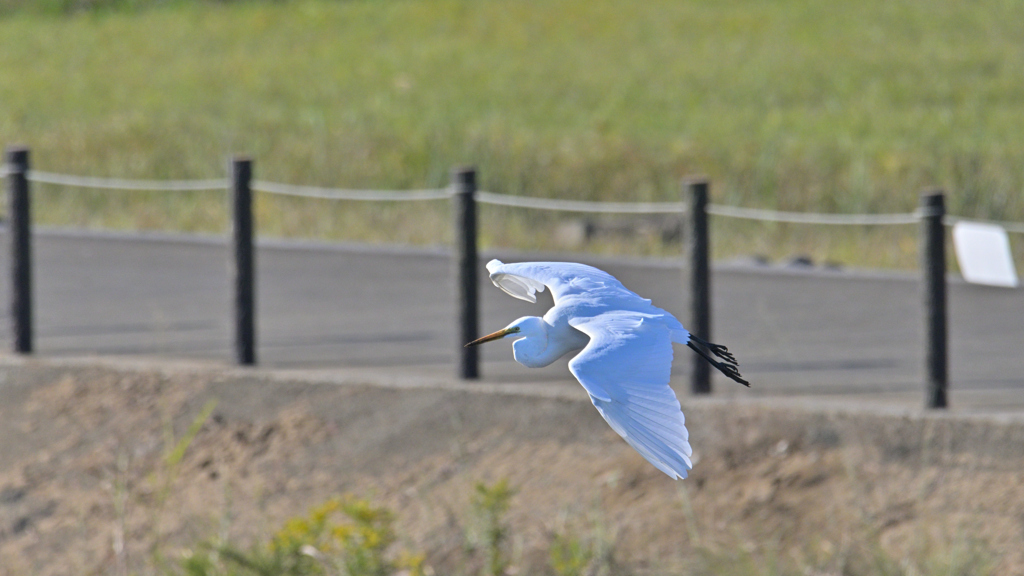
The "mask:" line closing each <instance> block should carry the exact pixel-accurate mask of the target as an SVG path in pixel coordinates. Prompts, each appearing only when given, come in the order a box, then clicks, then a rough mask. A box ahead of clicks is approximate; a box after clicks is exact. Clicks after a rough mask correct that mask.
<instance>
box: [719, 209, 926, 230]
mask: <svg viewBox="0 0 1024 576" xmlns="http://www.w3.org/2000/svg"><path fill="white" fill-rule="evenodd" d="M707 210H708V214H714V215H715V216H726V217H728V218H743V219H746V220H761V221H764V222H788V223H792V224H832V225H847V226H865V225H878V224H914V223H917V222H920V220H921V219H920V217H919V216H918V214H917V213H914V212H911V213H910V214H815V213H813V212H779V211H777V210H762V209H760V208H741V207H739V206H723V205H721V204H709V205H708V208H707Z"/></svg>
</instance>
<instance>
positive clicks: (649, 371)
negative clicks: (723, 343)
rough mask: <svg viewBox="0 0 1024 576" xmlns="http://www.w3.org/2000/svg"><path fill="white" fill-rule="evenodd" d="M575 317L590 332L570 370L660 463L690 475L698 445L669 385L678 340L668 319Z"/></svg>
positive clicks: (615, 424)
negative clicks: (694, 447)
mask: <svg viewBox="0 0 1024 576" xmlns="http://www.w3.org/2000/svg"><path fill="white" fill-rule="evenodd" d="M569 323H570V325H572V326H573V327H574V328H576V329H577V330H579V331H581V332H583V333H584V334H586V335H587V336H590V343H589V344H587V346H586V347H585V348H584V349H583V351H582V352H580V353H579V354H577V355H576V357H575V358H573V359H572V360H571V361H570V362H569V370H571V371H572V374H573V376H575V377H576V379H577V380H579V381H580V384H582V385H583V387H584V388H586V389H587V392H589V393H590V399H591V401H592V402H593V403H594V406H595V407H596V408H597V411H598V412H600V413H601V416H603V417H604V419H605V420H606V421H607V422H608V424H609V425H611V427H612V429H613V430H615V431H616V432H618V434H619V436H622V438H623V439H625V440H626V442H628V443H629V445H630V446H632V447H633V448H635V449H636V451H637V452H639V453H640V454H641V455H642V456H643V457H644V458H646V459H647V460H648V461H649V462H650V463H651V464H654V466H655V467H656V468H658V469H659V470H661V471H662V472H664V473H666V474H668V475H669V476H671V477H673V478H686V472H687V470H689V469H690V468H692V467H693V465H692V463H691V462H690V456H691V454H692V453H693V451H692V449H691V448H690V443H689V441H688V439H689V433H688V432H687V431H686V426H685V418H684V417H683V413H682V411H681V410H680V407H679V400H678V399H676V395H675V393H674V392H673V391H672V388H670V387H669V385H668V381H669V376H670V375H671V371H672V340H671V335H670V330H669V328H668V327H666V326H665V325H664V324H663V320H662V319H661V318H660V317H657V316H652V315H647V314H641V313H637V312H622V311H616V312H606V313H604V314H600V315H598V316H594V317H592V318H577V319H573V320H570V321H569Z"/></svg>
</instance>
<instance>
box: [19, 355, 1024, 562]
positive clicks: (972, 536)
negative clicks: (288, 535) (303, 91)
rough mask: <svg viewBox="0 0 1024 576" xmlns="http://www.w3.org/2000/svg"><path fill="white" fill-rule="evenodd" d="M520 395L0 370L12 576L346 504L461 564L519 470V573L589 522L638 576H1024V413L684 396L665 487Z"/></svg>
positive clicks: (176, 548) (103, 369)
mask: <svg viewBox="0 0 1024 576" xmlns="http://www.w3.org/2000/svg"><path fill="white" fill-rule="evenodd" d="M293 376H294V375H293ZM510 390H512V391H514V388H512V387H509V386H505V387H499V388H495V387H488V386H486V385H480V386H479V387H476V388H474V387H472V386H457V385H453V386H449V387H430V386H424V387H412V388H401V387H395V386H391V387H382V386H375V385H370V384H366V385H337V384H327V383H322V382H321V383H317V382H312V381H301V380H299V379H282V378H281V377H273V376H272V375H269V374H268V373H266V372H261V371H249V372H247V371H239V370H234V371H231V370H223V369H217V368H206V367H201V366H185V367H182V366H178V367H175V368H173V369H170V368H167V367H159V366H144V367H137V366H136V367H124V366H121V367H111V366H109V365H108V366H101V365H99V364H96V363H92V364H90V363H87V362H86V363H81V364H80V365H72V364H68V363H63V364H61V363H56V362H46V361H30V362H22V361H9V360H8V361H5V362H4V363H0V566H3V567H4V570H3V573H4V574H12V575H16V574H33V575H36V574H37V575H41V576H46V575H58V574H69V575H70V574H76V575H77V574H122V573H124V574H127V573H135V574H148V573H152V572H154V571H155V568H154V566H155V565H156V561H155V560H154V558H156V557H164V558H168V559H170V560H171V561H173V560H174V559H175V558H178V557H180V555H181V554H183V553H184V552H185V551H186V550H187V549H189V548H190V547H194V546H195V544H196V543H197V542H199V541H201V540H202V539H205V538H212V537H215V536H218V535H220V536H222V537H228V538H230V540H231V541H233V542H237V543H239V544H245V543H248V542H252V541H255V540H256V539H263V538H266V536H267V535H268V534H270V533H271V532H273V531H274V530H275V529H276V528H277V527H278V526H280V525H281V523H282V522H283V521H284V520H285V519H287V518H289V517H293V516H297V515H302V514H305V512H306V511H307V510H308V509H309V508H310V507H311V506H313V505H316V504H318V503H320V502H322V501H324V500H325V499H326V498H328V497H330V496H332V495H336V494H343V493H354V494H357V495H361V496H365V497H368V498H371V499H372V500H374V501H376V502H378V503H381V504H384V505H387V506H388V507H390V508H391V509H393V510H394V511H395V512H396V513H397V517H398V524H397V526H398V531H399V533H400V535H401V538H402V545H403V546H405V547H407V548H412V549H420V550H423V551H425V552H426V553H427V558H428V562H429V563H430V564H431V565H432V566H433V567H434V569H435V571H436V572H437V573H439V574H441V573H453V572H456V571H457V567H458V566H459V565H460V563H461V562H462V560H461V559H462V556H463V554H464V529H465V522H466V519H467V517H468V516H467V514H468V508H469V504H468V502H469V495H470V492H471V491H472V487H473V485H474V484H475V483H476V482H478V481H485V482H494V481H497V480H499V479H502V478H507V479H508V480H509V481H510V483H511V484H512V485H513V486H515V487H516V488H517V489H518V493H517V495H516V497H515V499H514V500H513V503H512V508H511V510H510V512H509V521H510V523H511V528H512V534H513V539H512V542H513V548H514V558H515V566H514V568H515V569H516V570H517V571H518V572H519V573H538V572H539V571H540V570H541V567H542V566H543V565H544V562H545V558H546V546H547V545H548V542H549V541H550V538H551V535H552V534H553V533H554V532H556V531H561V532H564V531H573V532H575V533H578V534H585V535H588V537H594V538H597V537H598V536H599V537H600V538H601V539H603V540H604V541H606V542H608V543H611V544H613V545H614V547H615V550H616V561H617V562H618V564H619V565H620V566H622V567H624V568H626V569H628V570H629V571H632V572H638V573H665V572H670V573H680V572H685V571H686V569H687V567H688V566H691V562H692V560H693V558H694V557H697V556H700V555H703V556H701V557H707V556H709V555H711V556H715V555H724V554H732V552H730V551H733V550H745V551H746V553H748V554H749V555H750V556H751V557H756V558H761V559H764V558H781V559H785V560H786V561H790V562H794V563H797V564H802V565H805V566H812V565H813V566H818V567H820V568H821V570H823V571H821V572H818V573H819V574H828V573H830V572H829V571H828V570H829V569H830V568H829V567H832V568H833V569H835V567H836V566H838V565H839V564H841V563H842V559H843V558H850V557H853V556H856V554H857V553H858V550H865V549H866V550H869V551H870V550H873V549H874V548H872V546H875V545H876V544H874V543H877V546H878V548H879V549H881V550H884V551H885V552H886V553H887V554H890V555H892V557H894V558H897V559H911V560H913V559H915V558H921V557H924V556H927V557H929V558H938V559H939V560H940V561H942V559H944V558H948V557H950V556H951V555H954V554H958V553H959V552H957V551H958V550H964V549H966V548H972V549H973V550H974V552H971V553H972V554H980V555H981V556H984V557H987V558H989V559H990V560H991V564H992V571H993V573H995V574H1000V575H1004V574H1005V575H1012V574H1024V423H1021V421H1020V420H1016V421H1014V420H1013V419H1008V420H1003V421H997V420H994V419H986V418H982V417H972V418H958V417H955V416H942V415H940V416H933V415H922V414H914V413H909V412H908V413H898V412H889V413H882V412H881V411H871V410H856V409H835V408H821V407H807V406H805V405H802V404H799V403H798V402H797V401H795V400H789V401H788V402H790V403H791V405H790V406H783V405H780V404H779V403H771V402H767V401H751V402H742V401H737V400H701V401H697V400H694V399H689V398H683V404H684V410H685V411H686V413H687V424H688V426H689V428H690V431H691V441H692V443H693V445H694V447H695V450H696V466H695V469H694V470H693V473H692V475H691V477H690V478H689V479H687V480H685V481H681V482H673V481H670V480H669V479H668V478H667V477H666V476H664V475H663V474H661V473H660V472H658V471H657V470H656V469H654V468H653V467H652V466H650V465H649V464H648V463H646V462H645V461H644V460H643V459H642V458H640V457H639V456H638V455H637V454H635V453H634V452H633V451H632V450H631V449H630V448H629V447H628V446H626V444H625V443H624V442H622V441H621V440H620V439H619V438H618V437H617V436H615V434H614V433H613V432H612V431H611V430H610V429H609V428H608V427H607V425H605V424H604V422H603V421H602V420H601V418H600V417H599V415H598V414H597V413H596V411H595V410H594V409H593V407H592V406H590V405H589V403H588V402H587V401H586V400H585V398H584V395H583V393H582V391H579V390H577V389H575V388H571V387H559V386H553V387H551V388H550V389H549V390H548V392H547V393H544V394H534V393H533V392H532V391H531V390H532V389H528V388H527V389H523V390H525V391H522V392H513V393H510ZM211 400H215V401H216V407H215V408H214V409H213V411H212V413H211V414H210V416H209V418H207V419H206V420H205V422H204V423H203V425H202V428H201V429H200V430H199V432H198V434H197V435H196V436H195V438H194V440H193V441H192V442H191V443H190V444H189V446H188V449H187V450H186V451H185V453H184V457H183V458H182V459H181V461H180V463H179V464H178V465H176V466H168V465H167V463H166V462H167V460H166V454H167V453H168V451H169V449H170V448H169V447H170V446H172V445H173V444H174V443H175V440H176V439H179V438H181V437H183V435H184V434H185V431H186V430H187V429H188V427H189V424H190V423H191V422H193V421H194V420H195V419H196V417H197V415H198V414H200V413H201V412H202V410H203V408H204V406H207V405H208V402H210V401H211ZM979 557H980V556H979ZM744 573H749V572H744ZM753 573H759V572H753ZM836 573H837V572H836Z"/></svg>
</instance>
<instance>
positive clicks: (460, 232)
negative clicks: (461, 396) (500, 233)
mask: <svg viewBox="0 0 1024 576" xmlns="http://www.w3.org/2000/svg"><path fill="white" fill-rule="evenodd" d="M452 188H453V192H454V194H452V215H453V217H454V220H455V222H454V223H455V247H454V250H453V251H452V256H453V263H452V266H453V268H454V275H455V295H456V303H455V305H456V308H457V311H458V314H457V316H458V326H457V327H456V334H457V335H458V336H457V337H458V341H457V342H456V350H457V351H458V352H457V355H458V366H457V368H456V371H457V375H458V377H459V378H462V379H464V380H473V379H476V378H479V377H480V349H479V348H478V347H476V346H471V347H469V348H466V347H465V346H464V344H466V343H467V342H472V341H473V340H476V339H477V337H478V335H479V334H478V332H479V327H478V322H477V318H478V313H477V311H478V303H477V277H476V275H477V251H476V169H475V168H456V169H455V170H453V171H452Z"/></svg>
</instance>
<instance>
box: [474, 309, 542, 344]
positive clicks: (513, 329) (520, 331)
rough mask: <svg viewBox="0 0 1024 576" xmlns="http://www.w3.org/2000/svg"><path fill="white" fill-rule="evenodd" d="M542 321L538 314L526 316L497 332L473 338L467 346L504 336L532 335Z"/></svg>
mask: <svg viewBox="0 0 1024 576" xmlns="http://www.w3.org/2000/svg"><path fill="white" fill-rule="evenodd" d="M540 322H541V319H540V318H538V317H536V316H525V317H523V318H520V319H519V320H516V321H515V322H513V323H511V324H509V325H508V326H506V327H504V328H502V329H501V330H498V331H497V332H493V333H491V334H488V335H487V336H484V337H482V338H477V339H476V340H473V341H472V342H470V343H469V344H466V348H469V347H470V346H476V345H478V344H483V343H484V342H490V341H492V340H501V339H502V338H505V337H507V336H517V337H526V336H530V335H531V334H532V333H533V332H534V331H535V330H536V328H537V326H538V324H539V323H540Z"/></svg>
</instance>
